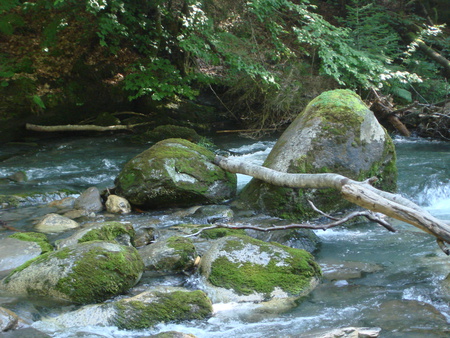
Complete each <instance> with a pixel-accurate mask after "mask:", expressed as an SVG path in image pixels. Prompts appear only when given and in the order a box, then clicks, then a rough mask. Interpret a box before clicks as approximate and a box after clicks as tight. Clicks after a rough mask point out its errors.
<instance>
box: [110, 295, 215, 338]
mask: <svg viewBox="0 0 450 338" xmlns="http://www.w3.org/2000/svg"><path fill="white" fill-rule="evenodd" d="M115 308H116V310H117V315H116V316H115V319H114V324H115V325H117V326H118V327H119V328H121V329H127V330H138V329H145V328H149V327H153V326H155V325H157V324H159V323H170V322H181V321H185V320H196V319H205V318H208V317H210V316H211V315H212V303H211V300H210V299H209V298H208V297H207V295H206V294H205V293H204V292H203V291H200V290H197V291H172V292H159V291H149V292H145V293H143V294H140V295H138V296H136V297H133V298H130V299H123V300H121V301H119V302H117V303H116V304H115Z"/></svg>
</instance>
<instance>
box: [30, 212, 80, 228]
mask: <svg viewBox="0 0 450 338" xmlns="http://www.w3.org/2000/svg"><path fill="white" fill-rule="evenodd" d="M79 226H80V225H79V224H78V223H77V222H75V221H74V220H71V219H70V218H68V217H64V216H61V215H58V214H47V215H45V216H44V217H43V218H42V219H41V220H40V221H39V222H38V223H37V224H36V225H35V229H36V230H37V231H40V232H44V233H54V232H62V231H66V230H70V229H76V228H78V227H79Z"/></svg>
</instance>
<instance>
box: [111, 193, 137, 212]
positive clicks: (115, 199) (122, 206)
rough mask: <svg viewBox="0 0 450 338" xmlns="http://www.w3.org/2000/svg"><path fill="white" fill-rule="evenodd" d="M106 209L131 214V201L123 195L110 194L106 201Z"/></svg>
mask: <svg viewBox="0 0 450 338" xmlns="http://www.w3.org/2000/svg"><path fill="white" fill-rule="evenodd" d="M105 206H106V210H107V211H108V212H112V213H114V214H129V213H130V212H131V206H130V203H129V202H128V201H127V200H126V199H125V198H123V197H120V196H117V195H109V196H108V199H107V200H106V203H105Z"/></svg>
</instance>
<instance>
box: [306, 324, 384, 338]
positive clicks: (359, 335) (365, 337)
mask: <svg viewBox="0 0 450 338" xmlns="http://www.w3.org/2000/svg"><path fill="white" fill-rule="evenodd" d="M380 333H381V328H379V327H343V328H339V329H334V330H317V331H314V332H306V333H302V338H376V337H378V336H379V335H380Z"/></svg>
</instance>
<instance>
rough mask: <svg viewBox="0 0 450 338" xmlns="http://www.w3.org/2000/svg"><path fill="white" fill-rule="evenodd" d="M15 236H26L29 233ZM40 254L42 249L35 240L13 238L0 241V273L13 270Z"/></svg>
mask: <svg viewBox="0 0 450 338" xmlns="http://www.w3.org/2000/svg"><path fill="white" fill-rule="evenodd" d="M17 234H20V235H22V234H23V236H28V234H29V233H17ZM17 234H14V235H17ZM31 234H33V233H31ZM40 235H43V234H40ZM44 236H45V235H44ZM30 238H31V236H30ZM47 244H48V241H47ZM48 246H50V244H48ZM50 247H51V246H50ZM42 252H43V249H42V248H41V246H40V245H39V243H38V241H37V240H36V241H31V240H22V239H19V238H14V237H7V238H3V239H0V273H3V272H6V271H9V270H12V269H15V268H17V267H19V266H21V265H22V264H24V263H25V262H27V261H28V260H30V259H32V258H36V257H38V256H39V255H40V254H41V253H42Z"/></svg>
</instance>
